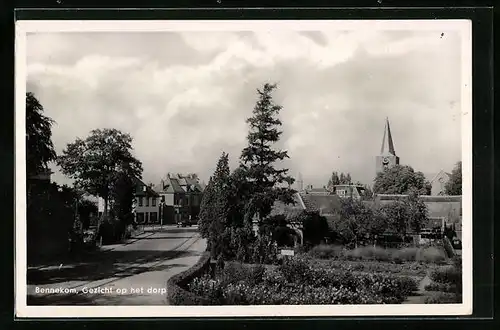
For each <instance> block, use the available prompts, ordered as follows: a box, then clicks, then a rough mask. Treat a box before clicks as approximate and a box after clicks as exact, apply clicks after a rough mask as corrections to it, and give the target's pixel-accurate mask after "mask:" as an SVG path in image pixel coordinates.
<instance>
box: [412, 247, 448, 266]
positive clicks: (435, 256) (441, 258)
mask: <svg viewBox="0 0 500 330" xmlns="http://www.w3.org/2000/svg"><path fill="white" fill-rule="evenodd" d="M416 261H420V262H427V263H434V264H442V263H444V262H445V261H446V253H445V251H443V249H439V248H437V247H434V246H429V247H425V248H420V249H418V250H417V254H416Z"/></svg>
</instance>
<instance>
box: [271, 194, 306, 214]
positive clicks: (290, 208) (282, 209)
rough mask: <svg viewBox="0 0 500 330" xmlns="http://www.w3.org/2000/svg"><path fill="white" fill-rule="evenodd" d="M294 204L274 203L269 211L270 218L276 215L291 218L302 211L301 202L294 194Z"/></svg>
mask: <svg viewBox="0 0 500 330" xmlns="http://www.w3.org/2000/svg"><path fill="white" fill-rule="evenodd" d="M293 199H294V202H295V204H285V203H283V202H281V201H275V202H274V205H273V208H272V210H271V213H270V214H269V215H270V216H276V215H284V216H286V217H287V218H293V217H295V216H297V215H299V214H301V213H302V212H303V211H304V208H303V206H302V202H301V200H300V197H299V195H298V194H295V195H294V197H293Z"/></svg>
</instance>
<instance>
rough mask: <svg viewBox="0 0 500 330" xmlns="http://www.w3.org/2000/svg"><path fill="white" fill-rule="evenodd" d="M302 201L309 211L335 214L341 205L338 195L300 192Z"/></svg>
mask: <svg viewBox="0 0 500 330" xmlns="http://www.w3.org/2000/svg"><path fill="white" fill-rule="evenodd" d="M300 197H301V199H302V201H303V202H304V205H305V207H306V210H307V211H309V212H321V214H335V213H336V212H337V211H338V210H340V207H341V201H340V197H339V196H337V195H333V194H332V195H316V194H303V193H301V194H300Z"/></svg>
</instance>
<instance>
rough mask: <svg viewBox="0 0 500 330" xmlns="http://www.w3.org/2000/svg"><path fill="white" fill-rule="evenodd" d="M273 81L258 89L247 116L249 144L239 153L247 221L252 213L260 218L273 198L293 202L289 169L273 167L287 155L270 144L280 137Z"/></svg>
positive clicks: (272, 201)
mask: <svg viewBox="0 0 500 330" xmlns="http://www.w3.org/2000/svg"><path fill="white" fill-rule="evenodd" d="M274 89H276V85H275V84H274V85H273V84H267V83H266V84H265V85H264V87H263V89H262V90H261V89H257V92H258V94H259V100H258V101H257V104H256V105H255V107H254V110H253V116H252V117H251V118H248V119H247V123H248V124H249V125H250V131H249V133H248V136H247V140H248V146H247V147H245V148H244V149H243V151H242V153H241V157H240V160H241V162H240V168H241V172H240V174H241V175H242V176H243V177H244V181H245V183H246V188H247V192H248V193H247V198H248V200H246V201H245V203H246V205H247V207H246V213H247V215H246V217H247V219H248V221H250V220H251V219H252V218H253V216H254V215H256V216H257V218H258V219H259V221H260V220H263V219H264V218H266V217H267V216H268V215H269V213H270V212H271V209H272V206H273V204H274V201H276V200H278V199H279V200H281V201H283V202H285V203H292V202H293V199H292V196H293V193H294V190H292V189H291V188H290V186H291V185H292V184H293V182H294V179H293V178H292V177H290V176H288V175H287V172H288V169H276V168H275V167H274V163H275V162H277V161H282V160H283V159H285V158H289V156H288V153H287V151H283V150H275V149H273V148H272V144H273V143H276V142H278V141H279V138H280V136H281V134H282V131H280V130H279V129H278V127H279V126H281V125H282V123H281V120H280V119H279V118H278V114H279V112H280V110H281V109H282V107H281V106H279V105H277V104H275V103H274V102H273V100H272V96H271V93H272V91H273V90H274Z"/></svg>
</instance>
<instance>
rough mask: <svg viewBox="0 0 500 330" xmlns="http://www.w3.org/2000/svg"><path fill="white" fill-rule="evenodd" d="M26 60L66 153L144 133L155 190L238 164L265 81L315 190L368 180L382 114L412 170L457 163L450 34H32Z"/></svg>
mask: <svg viewBox="0 0 500 330" xmlns="http://www.w3.org/2000/svg"><path fill="white" fill-rule="evenodd" d="M51 49H52V51H50V50H51ZM27 55H28V89H29V90H31V91H33V92H35V94H36V96H37V97H38V98H39V99H40V102H41V103H42V104H43V105H44V107H45V109H46V112H47V115H49V116H50V117H52V118H53V119H54V120H55V121H56V122H57V125H56V126H55V127H54V128H53V135H54V137H53V139H54V143H55V146H56V149H57V151H58V152H61V151H62V149H63V148H64V147H65V146H66V144H67V143H70V142H72V141H74V140H75V138H76V137H85V136H86V135H88V133H89V132H90V130H92V129H94V128H102V127H115V128H118V129H121V130H123V131H125V132H128V133H130V134H131V135H132V137H133V138H134V152H135V154H136V156H137V157H138V158H139V159H140V160H141V161H142V162H143V165H144V170H145V171H144V179H145V180H147V181H154V182H156V181H158V180H159V178H160V177H161V176H162V175H164V174H165V173H166V172H181V171H194V172H198V173H199V174H200V175H201V177H202V178H204V179H205V180H207V178H208V176H209V175H211V173H212V172H213V170H214V166H215V163H216V161H217V159H218V157H219V156H220V153H221V152H222V151H223V150H224V151H226V152H229V154H230V157H231V165H232V166H233V167H234V166H235V165H236V164H237V161H238V157H239V155H240V152H241V149H242V148H243V147H244V146H245V143H246V135H247V129H248V128H247V124H246V122H245V120H246V118H248V117H249V116H251V114H252V109H253V107H254V105H255V101H256V99H257V94H256V88H259V87H260V86H262V84H263V83H265V82H278V84H279V89H278V90H277V91H276V93H275V95H274V97H275V101H276V102H277V103H279V104H281V105H282V106H283V110H282V112H281V114H280V117H281V119H282V121H283V127H282V128H283V131H284V132H283V135H282V140H281V141H280V143H279V146H280V147H282V148H286V149H287V150H288V151H289V154H290V157H291V158H290V159H289V160H287V161H285V162H284V163H283V166H287V167H288V168H290V171H291V174H293V175H296V174H297V173H298V172H299V171H300V172H301V173H302V175H303V178H304V181H305V183H312V184H315V185H323V184H325V183H326V182H327V181H328V176H329V174H330V173H331V172H332V171H334V170H338V171H344V172H346V171H347V172H351V175H352V177H353V178H354V179H355V180H360V181H363V182H366V183H370V182H371V181H372V179H373V177H374V174H375V173H374V171H375V156H376V155H377V153H378V151H379V150H380V143H381V141H382V134H383V127H384V119H385V117H386V116H388V117H389V118H390V121H391V128H392V132H393V136H394V139H395V145H396V152H397V153H398V155H399V156H400V157H401V162H402V163H405V164H410V165H412V166H414V167H415V169H416V170H421V171H423V172H437V171H439V170H440V169H441V168H443V169H445V170H451V168H452V166H453V164H454V163H455V162H456V161H457V160H459V159H460V157H461V153H460V152H461V138H460V125H461V124H460V107H461V105H460V66H461V62H460V61H461V59H460V38H459V36H458V35H455V34H453V33H451V32H449V33H448V32H446V33H445V35H444V37H442V36H441V31H439V32H407V31H391V32H382V31H376V30H374V31H368V32H367V31H317V32H315V31H312V32H306V33H304V32H293V31H273V32H256V33H250V32H244V33H230V32H220V33H215V32H190V33H173V32H170V33H151V34H146V33H141V34H139V33H136V34H125V33H124V34H109V33H102V34H101V33H87V34H84V33H81V34H77V35H69V34H64V33H60V34H36V35H31V36H29V38H28V54H27Z"/></svg>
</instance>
